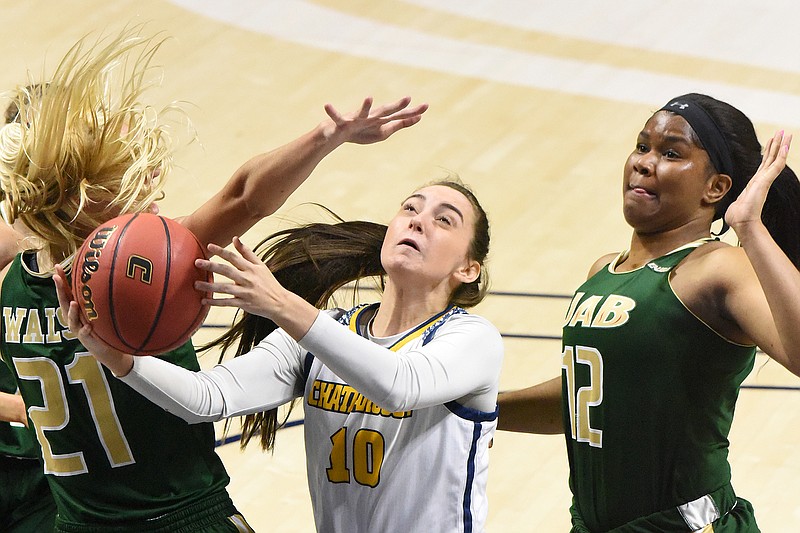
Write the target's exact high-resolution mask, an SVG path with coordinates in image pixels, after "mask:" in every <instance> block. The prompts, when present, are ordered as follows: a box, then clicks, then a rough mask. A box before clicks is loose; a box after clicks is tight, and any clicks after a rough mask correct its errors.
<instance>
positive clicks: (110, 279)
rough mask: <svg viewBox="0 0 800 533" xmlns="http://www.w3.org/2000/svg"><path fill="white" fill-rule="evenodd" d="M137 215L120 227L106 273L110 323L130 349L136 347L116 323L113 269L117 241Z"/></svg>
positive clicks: (117, 251)
mask: <svg viewBox="0 0 800 533" xmlns="http://www.w3.org/2000/svg"><path fill="white" fill-rule="evenodd" d="M138 216H139V214H138V213H136V214H135V215H133V216H132V217H131V219H130V220H128V222H126V223H125V225H124V226H122V229H121V230H120V232H119V236H118V237H117V245H116V246H114V255H113V256H112V257H111V267H110V268H109V271H108V274H109V275H108V312H109V315H111V325H112V326H114V333H115V334H116V336H117V339H119V340H120V341H121V342H122V344H124V345H125V346H127V347H128V348H130V349H131V351H136V347H135V346H134V345H132V344H131V343H129V342H128V341H127V340H126V339H125V338H124V337H123V336H122V332H121V331H120V329H119V326H118V325H117V313H116V310H115V306H114V271H115V270H116V267H117V256H118V255H119V248H120V246H119V243H120V242H122V238H123V237H124V236H125V233H126V232H127V230H128V226H130V225H131V224H132V223H133V221H134V220H136V218H137V217H138ZM100 338H102V337H100Z"/></svg>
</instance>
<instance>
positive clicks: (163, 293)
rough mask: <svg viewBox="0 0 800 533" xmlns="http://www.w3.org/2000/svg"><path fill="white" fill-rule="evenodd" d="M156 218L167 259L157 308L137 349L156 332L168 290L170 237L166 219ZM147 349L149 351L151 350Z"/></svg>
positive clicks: (170, 264)
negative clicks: (148, 330) (161, 232)
mask: <svg viewBox="0 0 800 533" xmlns="http://www.w3.org/2000/svg"><path fill="white" fill-rule="evenodd" d="M158 219H159V220H160V221H161V225H162V227H163V228H164V234H165V236H166V238H167V261H166V265H165V266H164V285H163V287H162V288H161V301H160V302H159V303H158V310H157V311H156V316H154V317H153V325H152V326H150V332H149V333H148V334H147V336H146V337H145V338H144V340H143V341H142V343H141V344H140V345H139V348H138V349H137V351H138V350H141V349H142V348H144V347H145V346H146V345H147V343H148V341H150V338H151V337H152V336H153V334H154V333H155V332H156V328H157V327H158V320H159V318H161V312H162V311H163V310H164V302H166V301H167V292H168V290H169V271H170V267H171V266H172V239H171V235H170V233H169V226H168V225H167V221H166V220H164V219H163V218H161V217H158ZM167 327H169V324H167ZM147 351H148V352H149V351H151V350H147Z"/></svg>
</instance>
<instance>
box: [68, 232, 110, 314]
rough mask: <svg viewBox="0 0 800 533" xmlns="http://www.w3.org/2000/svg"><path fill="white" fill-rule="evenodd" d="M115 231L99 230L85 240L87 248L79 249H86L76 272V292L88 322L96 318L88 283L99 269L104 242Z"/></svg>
mask: <svg viewBox="0 0 800 533" xmlns="http://www.w3.org/2000/svg"><path fill="white" fill-rule="evenodd" d="M116 229H117V226H111V227H103V228H100V229H99V230H97V231H96V232H95V233H94V235H93V236H92V237H90V238H89V239H87V241H86V242H87V243H88V245H89V246H88V247H86V244H84V246H83V247H82V248H81V250H84V248H86V251H85V252H83V255H82V258H81V259H82V263H81V267H80V269H79V270H78V271H79V272H80V274H81V275H80V290H79V291H76V292H79V293H80V295H81V298H82V299H83V312H84V314H85V315H86V318H88V319H89V320H95V319H96V318H97V312H96V311H95V308H94V301H93V300H92V288H91V287H90V285H89V282H90V280H91V279H92V274H93V273H95V272H97V270H98V269H99V268H100V256H101V255H102V253H103V248H105V246H106V242H108V239H109V238H110V237H111V234H112V233H114V230H116Z"/></svg>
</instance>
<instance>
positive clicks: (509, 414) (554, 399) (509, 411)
mask: <svg viewBox="0 0 800 533" xmlns="http://www.w3.org/2000/svg"><path fill="white" fill-rule="evenodd" d="M497 403H498V405H499V406H500V417H499V418H498V422H497V429H500V430H505V431H516V432H520V433H539V434H545V435H553V434H557V433H563V432H564V424H563V419H562V406H561V377H560V376H559V377H557V378H554V379H551V380H549V381H545V382H544V383H540V384H538V385H534V386H533V387H528V388H526V389H521V390H516V391H508V392H501V393H500V395H499V396H498V398H497Z"/></svg>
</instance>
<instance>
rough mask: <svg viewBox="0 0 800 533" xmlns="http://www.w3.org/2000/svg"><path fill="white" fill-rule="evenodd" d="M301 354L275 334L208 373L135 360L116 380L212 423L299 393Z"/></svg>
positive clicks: (165, 405) (269, 406)
mask: <svg viewBox="0 0 800 533" xmlns="http://www.w3.org/2000/svg"><path fill="white" fill-rule="evenodd" d="M303 356H304V354H303V353H301V350H300V348H299V346H297V344H296V343H294V342H292V341H291V339H289V338H288V337H287V336H286V335H285V334H284V333H283V332H280V331H276V332H273V333H271V334H270V335H269V336H267V338H266V339H264V340H263V341H262V342H261V343H259V345H258V346H257V347H255V348H254V349H253V350H252V351H250V352H249V353H247V354H244V355H242V356H239V357H235V358H233V359H232V360H230V361H227V362H225V363H223V364H221V365H217V366H215V367H214V368H212V369H209V370H205V371H201V372H194V371H191V370H187V369H185V368H182V367H179V366H177V365H174V364H171V363H168V362H167V361H163V360H161V359H158V358H155V357H137V358H135V364H134V365H133V368H132V369H131V371H130V372H129V373H128V374H127V375H126V376H124V377H122V378H120V379H122V381H123V382H125V383H126V384H128V385H129V386H131V387H132V388H133V389H135V390H136V391H137V392H139V393H140V394H142V395H143V396H145V397H146V398H147V399H149V400H150V401H152V402H153V403H155V404H157V405H159V406H160V407H162V408H163V409H164V410H166V411H168V412H170V413H173V414H175V415H176V416H179V417H180V418H182V419H184V420H186V421H187V422H189V423H198V422H207V421H215V420H219V419H221V418H229V417H232V416H239V415H245V414H249V413H257V412H260V411H266V410H268V409H272V408H273V407H277V406H279V405H283V404H284V403H286V402H288V401H290V400H292V399H293V398H295V397H297V396H299V395H300V394H302V385H303V383H302V363H301V360H302V359H303Z"/></svg>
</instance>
